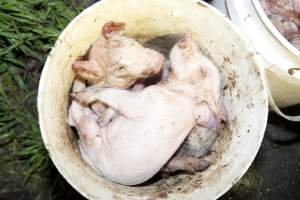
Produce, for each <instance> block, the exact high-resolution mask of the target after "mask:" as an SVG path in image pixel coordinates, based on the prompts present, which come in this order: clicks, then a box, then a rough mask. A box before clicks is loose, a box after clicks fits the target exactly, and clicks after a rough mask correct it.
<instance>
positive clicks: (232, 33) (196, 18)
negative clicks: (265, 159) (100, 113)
mask: <svg viewBox="0 0 300 200" xmlns="http://www.w3.org/2000/svg"><path fill="white" fill-rule="evenodd" d="M111 20H113V21H121V22H125V23H126V31H125V34H126V35H128V36H131V37H135V38H137V39H139V40H140V41H146V40H149V39H152V38H155V37H158V36H163V35H168V34H177V33H178V34H179V33H184V32H190V33H191V34H192V37H193V39H194V41H195V42H196V43H197V44H198V46H199V47H200V48H201V49H202V50H203V51H204V52H205V53H206V54H207V55H208V56H209V58H210V59H211V60H212V61H213V62H214V63H215V64H216V65H217V66H218V67H219V68H220V71H221V74H222V87H223V93H224V102H225V107H226V110H227V115H228V126H227V127H226V128H225V129H224V132H223V133H222V134H221V136H220V138H219V139H218V141H217V144H216V145H215V148H214V149H213V151H212V153H211V155H210V157H209V159H211V160H212V161H213V163H212V165H211V166H210V167H209V168H208V169H207V170H205V171H203V172H201V173H196V174H195V175H178V176H174V177H172V178H169V179H163V180H160V181H156V182H155V183H153V184H150V185H143V186H136V187H128V186H122V185H119V184H116V183H112V182H110V181H107V180H105V179H103V178H101V177H99V176H98V175H97V174H96V173H95V172H94V171H93V170H92V169H91V168H90V167H88V166H87V165H86V164H85V163H84V162H83V161H82V159H81V157H80V154H79V151H78V148H77V145H76V139H75V137H74V134H73V133H72V131H71V129H70V127H69V126H68V124H67V109H68V105H69V91H70V88H71V85H72V81H73V79H74V73H73V72H72V69H71V65H72V63H73V62H74V61H75V60H76V58H77V57H78V56H81V55H84V54H85V53H86V52H87V50H88V49H89V47H90V45H91V44H92V43H93V42H94V41H95V40H96V39H97V38H98V37H99V36H100V34H101V27H102V26H103V25H104V24H105V23H106V22H108V21H111ZM254 57H255V54H254V53H253V52H252V50H251V49H250V48H249V45H248V43H247V42H245V40H244V39H243V38H242V37H241V36H240V35H239V34H238V33H237V32H236V30H235V29H234V28H233V27H232V25H231V24H230V22H229V21H228V20H227V19H225V17H223V16H222V15H221V14H219V13H217V11H216V10H214V9H213V8H211V7H210V6H208V5H207V4H203V3H201V2H197V1H191V0H187V1H182V0H173V1H161V0H152V1H147V0H140V1H136V0H128V1H121V0H109V1H105V0H104V1H101V2H99V3H97V4H95V5H93V6H92V7H90V8H88V9H87V10H85V11H84V12H83V13H82V14H81V15H80V16H78V17H77V18H76V19H75V20H73V21H72V22H71V24H70V25H69V26H68V27H67V28H66V29H65V30H64V32H63V33H62V35H61V36H60V38H59V39H58V41H57V42H56V44H55V47H54V48H53V50H52V52H51V53H50V55H49V57H48V60H47V62H46V64H45V67H44V69H43V73H42V77H41V81H40V87H39V96H38V109H39V120H40V127H41V132H42V136H43V140H44V143H45V146H46V148H47V150H48V152H49V155H50V157H51V158H52V160H53V162H54V163H55V165H56V167H57V168H58V170H59V171H60V173H61V174H62V175H63V176H64V177H65V178H66V179H67V181H68V182H69V183H70V184H71V185H72V186H73V187H74V188H75V189H77V190H78V191H79V192H80V193H81V194H83V195H84V196H86V197H87V198H90V199H112V198H115V199H117V198H120V199H149V198H150V199H151V198H153V199H154V198H157V197H161V198H162V197H169V198H173V199H186V198H190V199H199V198H203V199H215V198H217V197H219V196H220V195H222V194H223V193H224V192H226V191H227V190H228V189H229V188H230V187H231V186H232V185H233V184H234V183H235V182H236V181H238V179H239V178H240V177H241V176H242V175H243V174H244V173H245V171H246V170H247V169H248V167H249V166H250V164H251V162H252V161H253V159H254V157H255V155H256V153H257V151H258V149H259V146H260V143H261V140H262V138H263V134H264V130H265V126H266V121H267V112H268V108H267V93H266V89H265V86H264V83H263V78H262V76H261V74H260V70H259V69H258V67H257V63H256V62H255V59H254ZM156 153H159V150H158V152H156ZM132 170H134V169H132Z"/></svg>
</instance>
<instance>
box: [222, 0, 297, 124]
mask: <svg viewBox="0 0 300 200" xmlns="http://www.w3.org/2000/svg"><path fill="white" fill-rule="evenodd" d="M226 6H227V11H228V15H229V17H230V19H231V20H232V21H233V23H235V24H236V25H237V26H238V27H239V28H240V29H241V30H242V32H243V33H244V34H245V35H246V36H247V37H248V39H249V40H250V41H251V43H252V45H253V46H254V47H255V49H256V51H258V52H259V54H260V55H261V56H262V57H263V61H262V62H261V63H262V66H261V67H262V68H265V71H266V75H267V79H268V83H269V86H270V89H271V94H272V95H271V96H270V97H271V99H270V106H271V108H272V109H273V110H275V111H276V112H277V113H278V114H280V115H282V116H283V117H285V118H288V119H290V120H295V121H296V120H297V119H298V120H300V119H299V117H298V118H295V117H294V118H292V117H288V116H285V115H284V114H282V113H281V112H280V111H279V109H278V108H277V106H276V105H275V103H276V104H277V105H278V106H279V107H287V106H291V105H295V104H299V103H300V70H295V71H293V73H291V71H289V70H290V69H292V68H300V51H299V50H297V49H296V48H295V47H294V46H293V45H292V44H290V43H289V41H287V40H286V39H285V38H284V37H283V36H282V35H281V34H280V33H279V31H278V30H277V29H276V28H275V26H274V25H273V24H272V23H271V21H270V20H269V18H268V17H267V15H266V14H265V12H264V11H263V8H262V7H261V5H260V2H259V0H252V1H250V0H247V1H236V0H226ZM272 97H273V98H274V101H273V102H272V100H273V99H272Z"/></svg>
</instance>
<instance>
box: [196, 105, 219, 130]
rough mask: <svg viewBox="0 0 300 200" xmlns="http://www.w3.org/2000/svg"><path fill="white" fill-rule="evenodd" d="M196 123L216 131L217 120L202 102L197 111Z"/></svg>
mask: <svg viewBox="0 0 300 200" xmlns="http://www.w3.org/2000/svg"><path fill="white" fill-rule="evenodd" d="M196 112H197V119H196V121H197V123H198V124H199V125H200V126H201V127H204V128H208V129H210V130H213V131H216V130H217V128H218V125H219V118H218V117H217V116H216V114H215V113H214V112H213V110H211V109H210V107H209V106H208V104H207V103H206V102H203V103H202V104H201V105H200V106H199V107H198V109H197V111H196Z"/></svg>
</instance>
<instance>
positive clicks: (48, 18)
mask: <svg viewBox="0 0 300 200" xmlns="http://www.w3.org/2000/svg"><path fill="white" fill-rule="evenodd" d="M74 2H75V1H71V0H69V1H67V0H65V1H62V0H61V1H60V0H0V187H2V188H3V187H4V186H3V185H4V184H5V181H4V180H7V179H8V177H19V178H18V181H19V182H20V180H21V181H22V183H23V185H24V187H26V185H30V184H32V182H34V181H35V180H36V179H39V177H43V176H49V174H51V173H52V172H51V170H53V169H52V168H53V166H52V164H51V161H50V160H49V157H48V155H47V152H46V150H45V148H44V145H43V142H42V139H41V135H40V130H39V125H38V119H37V109H36V95H37V87H38V80H39V75H40V72H41V70H42V66H43V64H44V62H45V59H46V56H47V53H48V52H49V50H50V49H51V47H52V46H53V45H54V42H55V40H56V39H57V37H58V36H59V34H60V32H61V31H62V30H63V28H64V27H65V26H66V25H67V24H68V22H69V21H70V20H72V19H73V18H74V17H75V16H76V15H77V13H79V12H80V11H81V10H82V9H83V7H84V5H86V2H84V1H77V3H74ZM78 2H80V3H78ZM50 179H52V180H50V182H51V184H52V185H53V183H57V180H58V179H60V177H58V178H57V177H55V176H54V178H53V176H51V178H50ZM46 182H47V184H49V181H46ZM57 184H58V185H59V183H57ZM55 187H56V186H55V184H54V185H53V188H54V189H53V188H52V189H51V191H53V190H56V189H55ZM36 189H37V190H40V191H41V192H44V191H43V190H41V189H40V188H36ZM3 191H4V190H3V189H1V190H0V196H1V195H2V193H3ZM4 192H5V191H4ZM48 196H49V197H51V198H54V196H53V194H51V195H48ZM36 197H41V194H37V196H36ZM43 199H44V197H43Z"/></svg>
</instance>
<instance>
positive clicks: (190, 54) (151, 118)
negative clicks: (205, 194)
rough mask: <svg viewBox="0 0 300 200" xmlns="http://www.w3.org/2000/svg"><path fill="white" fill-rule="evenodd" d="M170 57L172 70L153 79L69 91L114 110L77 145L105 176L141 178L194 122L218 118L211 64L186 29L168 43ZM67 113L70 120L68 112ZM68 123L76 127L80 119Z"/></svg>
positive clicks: (211, 123)
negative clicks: (130, 86)
mask: <svg viewBox="0 0 300 200" xmlns="http://www.w3.org/2000/svg"><path fill="white" fill-rule="evenodd" d="M170 60H171V69H172V74H171V76H170V77H169V78H168V80H166V81H164V82H162V83H160V84H158V85H153V86H149V87H147V88H145V89H142V90H139V89H138V90H137V91H128V90H122V89H115V88H102V87H99V86H91V87H88V88H87V89H85V90H84V91H81V92H76V93H73V94H72V96H73V97H74V98H75V99H76V100H77V101H79V102H81V103H84V104H90V103H93V102H96V101H100V102H102V103H105V104H107V105H108V106H109V107H112V108H113V109H115V110H116V111H118V112H119V113H120V115H118V116H117V117H115V118H114V119H113V121H112V122H111V123H109V124H108V125H107V126H104V127H100V129H99V128H96V129H95V130H94V131H93V130H89V132H87V133H84V134H86V135H88V137H80V138H81V140H85V138H88V139H90V138H94V140H92V143H90V140H89V142H84V141H83V142H82V143H83V144H86V143H87V144H88V145H82V144H80V150H81V153H82V156H83V158H84V160H85V161H86V162H87V163H88V164H89V165H91V166H92V167H93V168H94V169H95V170H97V171H98V172H99V173H101V174H102V175H103V176H104V177H106V178H107V179H109V180H112V181H115V182H117V183H121V184H124V185H136V184H140V183H143V182H145V181H147V180H148V179H150V178H151V177H152V176H153V175H155V174H156V173H157V172H158V171H159V170H160V169H161V168H162V167H163V166H164V165H165V164H166V163H167V161H168V160H169V159H170V158H171V157H172V155H173V154H174V153H175V152H176V150H177V149H178V147H179V146H180V144H181V143H182V142H183V141H184V139H185V138H186V137H187V135H188V134H189V133H190V131H191V130H192V128H193V127H194V126H195V125H200V126H203V127H208V128H211V129H215V128H216V126H217V124H218V123H219V121H220V118H221V116H222V115H221V114H220V105H219V98H220V77H219V73H218V70H217V68H216V66H215V65H213V64H212V63H211V62H210V60H209V59H208V58H207V57H205V56H204V54H202V53H201V52H199V51H198V49H197V47H196V45H195V44H194V43H193V41H192V40H191V36H190V35H189V34H186V36H185V37H184V38H183V39H182V40H181V41H180V42H179V43H177V44H176V45H175V46H174V48H173V49H172V51H171V53H170ZM199 76H201V81H199ZM71 107H72V105H71ZM70 109H71V108H70ZM87 117H89V116H87ZM70 118H73V121H76V119H74V118H76V117H74V116H72V112H70ZM89 119H90V118H89ZM73 124H75V127H76V128H77V129H79V130H81V129H82V128H80V126H81V124H80V123H76V122H75V123H73ZM79 134H82V131H79ZM189 162H191V163H193V162H194V160H191V159H189ZM176 163H177V159H175V160H174V162H173V165H174V166H176Z"/></svg>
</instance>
